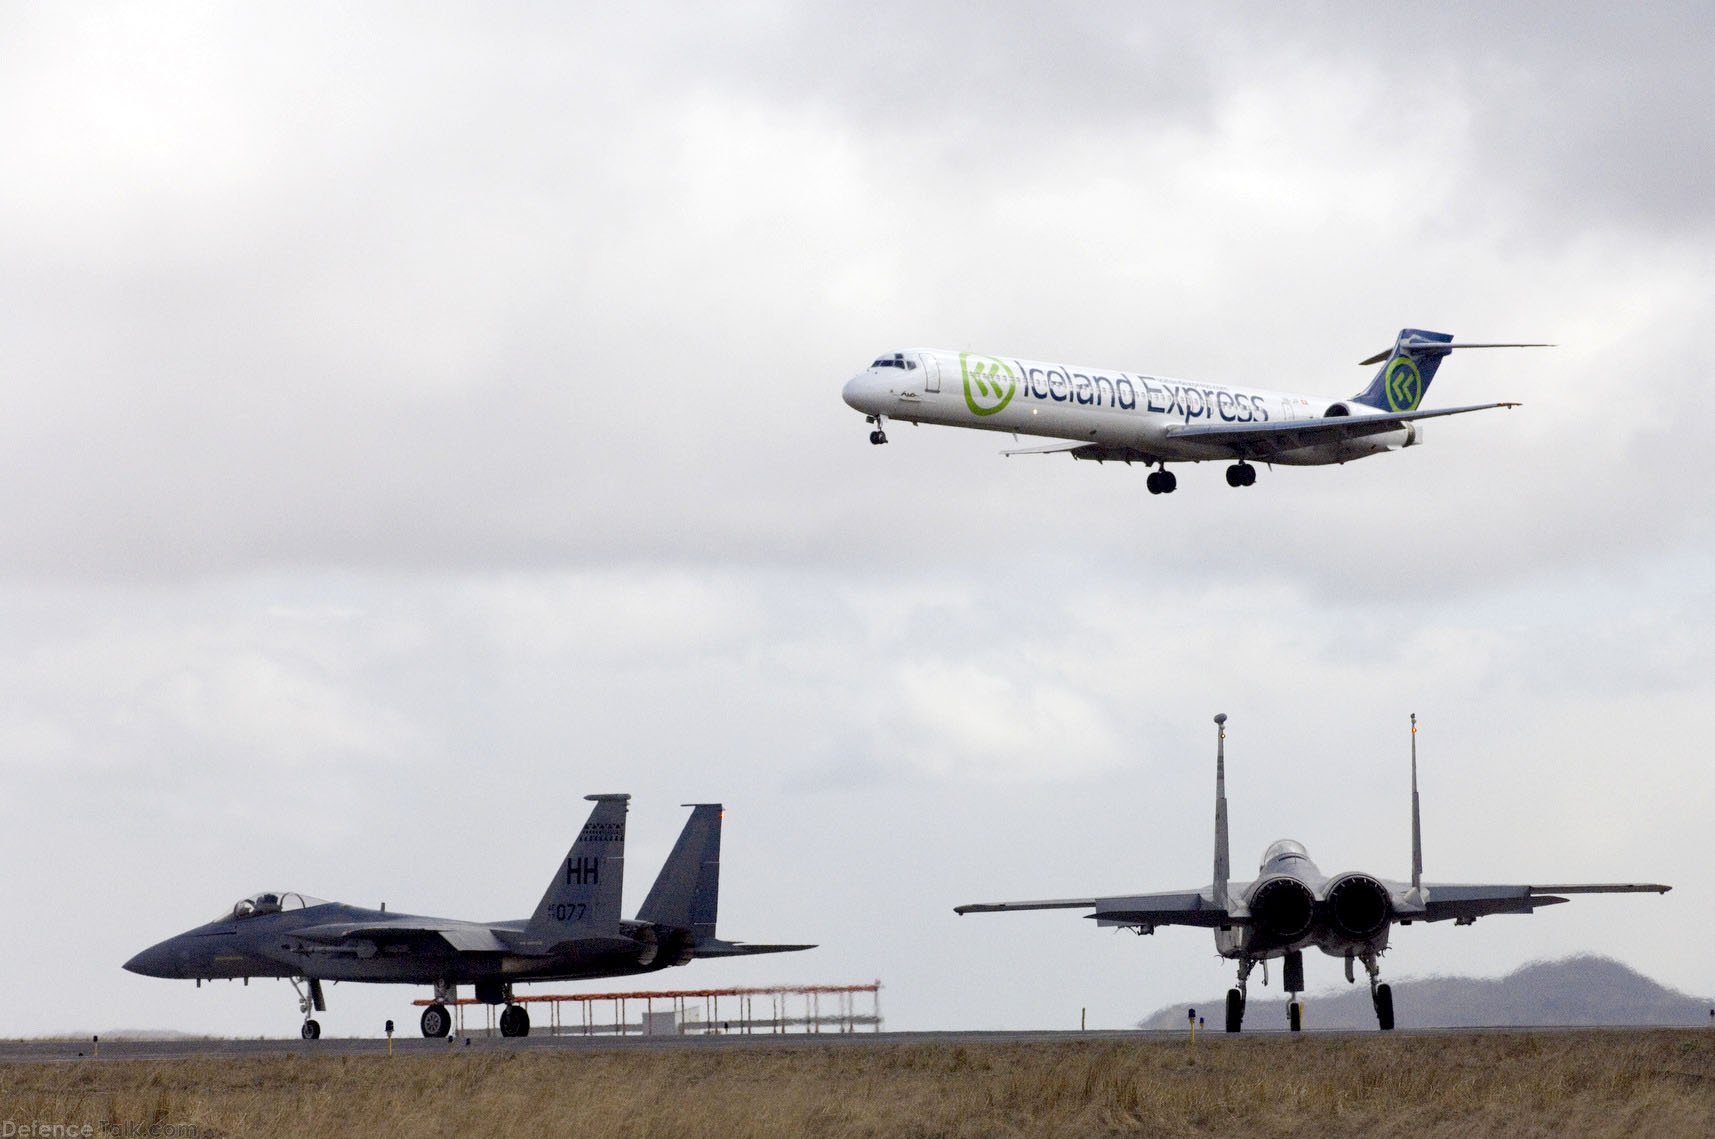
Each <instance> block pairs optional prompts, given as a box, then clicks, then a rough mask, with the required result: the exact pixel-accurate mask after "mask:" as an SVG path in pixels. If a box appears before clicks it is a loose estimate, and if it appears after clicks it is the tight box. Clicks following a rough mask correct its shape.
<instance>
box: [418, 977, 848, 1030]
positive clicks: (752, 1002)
mask: <svg viewBox="0 0 1715 1139" xmlns="http://www.w3.org/2000/svg"><path fill="white" fill-rule="evenodd" d="M863 993H868V994H869V997H870V1000H869V1005H870V1008H869V1011H868V1012H867V1013H865V1012H859V1011H858V1003H859V999H860V995H861V994H863ZM723 997H724V998H727V999H730V1000H736V1001H737V1002H738V1004H737V1006H736V1009H735V1008H734V1006H731V1005H729V1006H727V1007H728V1010H729V1014H728V1015H725V1016H723V1015H722V1012H721V1003H720V1002H721V999H722V998H723ZM758 997H762V998H766V1004H765V1005H764V1006H763V1008H761V1009H758V1008H757V1003H758V1002H757V998H758ZM825 998H831V999H832V1003H833V1006H834V1007H833V1009H832V1011H827V1010H825V1009H824V1005H823V1002H824V999H825ZM512 999H513V1000H514V1001H515V1002H517V1003H518V1004H527V1003H528V1004H545V1005H547V1006H548V1016H549V1023H548V1035H550V1036H566V1035H583V1036H642V1035H646V1034H647V1032H648V1030H649V1026H650V1025H651V1024H652V1023H653V1022H654V1021H655V1019H656V1009H655V1002H656V1001H663V1002H666V1005H667V1008H666V1009H664V1010H663V1011H670V1012H672V1013H673V1019H674V1029H673V1031H674V1032H676V1033H678V1034H680V1035H685V1034H693V1035H711V1036H714V1035H722V1034H726V1033H737V1034H742V1035H753V1034H756V1033H787V1032H793V1031H802V1032H808V1033H819V1032H825V1031H832V1032H840V1033H847V1032H857V1031H858V1030H859V1029H860V1028H868V1029H869V1030H870V1031H871V1032H880V1031H881V982H880V981H874V982H871V983H870V984H867V985H773V986H768V987H765V988H730V989H654V990H647V989H645V990H638V991H636V992H629V993H544V994H540V995H534V996H514V997H513V998H512ZM639 1001H641V1002H642V1008H640V1009H638V1008H637V1002H639ZM608 1002H611V1003H612V1005H613V1019H612V1020H611V1021H608V1022H605V1023H604V1022H602V1021H601V1020H599V1019H598V1017H599V1015H600V1011H599V1007H598V1006H600V1005H602V1004H605V1003H608ZM413 1003H415V1004H417V1005H419V1006H427V1005H430V1004H433V1003H435V1002H434V1001H432V1000H430V999H426V998H425V999H420V1000H417V1001H415V1002H413ZM441 1003H442V1004H445V1005H448V1006H450V1008H451V1010H452V1012H453V1015H454V1016H455V1017H456V1028H455V1031H457V1032H464V1031H465V1024H464V1010H465V1006H466V1005H482V1006H483V1007H484V1008H485V1009H487V1010H488V1011H487V1014H486V1019H487V1024H486V1031H488V1032H489V1033H492V1032H493V1031H494V1026H495V1019H494V1008H495V1006H494V1005H492V1004H488V1003H486V1002H484V1001H480V1000H477V999H475V998H474V997H463V998H460V999H458V1000H451V1001H442V1002H441ZM568 1003H570V1004H573V1005H576V1006H578V1007H577V1010H576V1011H577V1014H578V1015H577V1016H576V1017H573V1018H570V1019H568V1018H567V1017H566V1016H565V1009H564V1006H565V1005H566V1004H568ZM794 1004H797V1006H798V1007H797V1009H794V1007H793V1006H794ZM628 1006H629V1009H636V1010H637V1013H638V1016H639V1019H638V1020H635V1021H634V1020H632V1019H630V1012H629V1011H628ZM800 1010H801V1011H800ZM759 1012H760V1013H761V1014H762V1015H758V1013H759ZM733 1013H736V1015H732V1014H733Z"/></svg>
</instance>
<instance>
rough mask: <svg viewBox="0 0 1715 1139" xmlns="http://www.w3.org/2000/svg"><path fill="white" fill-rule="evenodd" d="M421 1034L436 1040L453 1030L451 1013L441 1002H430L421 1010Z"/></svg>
mask: <svg viewBox="0 0 1715 1139" xmlns="http://www.w3.org/2000/svg"><path fill="white" fill-rule="evenodd" d="M421 1023H422V1028H423V1035H424V1036H425V1037H426V1038H428V1039H430V1040H438V1039H440V1038H441V1037H443V1036H445V1035H446V1034H447V1033H449V1032H451V1031H452V1030H453V1015H452V1013H451V1012H450V1011H448V1009H447V1006H446V1005H443V1004H432V1005H430V1006H429V1007H428V1008H426V1009H424V1010H423V1019H422V1022H421Z"/></svg>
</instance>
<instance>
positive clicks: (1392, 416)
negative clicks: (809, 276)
mask: <svg viewBox="0 0 1715 1139" xmlns="http://www.w3.org/2000/svg"><path fill="white" fill-rule="evenodd" d="M1547 347H1550V345H1546V344H1456V343H1454V342H1453V337H1452V336H1451V335H1450V334H1448V333H1445V332H1425V331H1423V330H1421V329H1416V328H1407V329H1402V330H1401V331H1400V334H1399V338H1398V339H1397V340H1396V341H1395V342H1394V346H1393V348H1392V349H1391V350H1389V351H1386V352H1381V353H1377V354H1376V355H1374V356H1371V357H1370V358H1369V359H1367V360H1364V361H1361V366H1368V365H1370V364H1380V365H1381V369H1380V370H1379V371H1378V372H1376V375H1375V379H1373V380H1371V381H1370V386H1369V387H1367V388H1365V389H1364V390H1363V391H1361V392H1359V393H1358V394H1357V395H1355V396H1351V397H1350V398H1347V399H1330V398H1327V397H1325V396H1313V395H1300V394H1297V393H1293V392H1277V391H1264V390H1262V389H1259V388H1241V387H1232V386H1229V385H1223V384H1199V383H1188V382H1186V381H1184V380H1169V379H1163V378H1161V377H1158V376H1145V375H1140V374H1139V373H1136V372H1116V371H1112V370H1108V369H1100V368H1078V367H1072V366H1068V365H1065V364H1039V363H1035V362H1032V361H1029V360H1015V359H1012V358H1010V357H1000V356H979V355H977V354H976V353H974V352H948V351H942V350H938V349H933V348H925V349H916V350H912V351H907V352H894V353H892V354H890V355H886V356H882V357H881V358H880V359H878V360H877V361H876V362H875V363H873V364H871V365H870V366H869V368H868V369H866V370H865V371H863V372H860V373H859V374H858V375H856V376H853V377H852V378H851V380H849V381H848V382H847V383H846V386H845V391H844V393H843V395H844V397H845V401H846V403H848V404H850V405H851V406H852V407H854V408H856V409H857V410H858V411H861V412H863V413H864V418H865V420H866V421H867V422H869V423H873V424H874V425H875V430H873V431H871V432H870V433H869V441H870V442H871V443H885V442H887V426H886V425H887V420H889V419H902V420H904V421H905V422H907V423H938V424H942V425H944V426H947V427H974V428H978V429H980V430H984V431H1006V432H1010V433H1011V434H1013V435H1014V436H1018V435H1041V436H1046V437H1048V438H1050V439H1065V440H1069V442H1066V443H1061V444H1058V445H1056V446H1053V447H1040V448H1035V449H1032V450H1028V451H1007V452H1004V454H1008V455H1020V454H1046V453H1049V452H1055V451H1066V452H1069V453H1070V454H1071V456H1072V457H1073V458H1074V459H1094V460H1096V461H1097V462H1105V461H1108V460H1114V461H1116V462H1123V463H1145V464H1148V465H1150V466H1153V467H1155V468H1156V469H1155V470H1153V471H1151V472H1150V473H1149V479H1148V481H1147V484H1146V485H1147V486H1148V487H1149V493H1151V494H1170V493H1172V491H1173V489H1174V487H1175V486H1176V485H1177V484H1178V479H1177V478H1176V477H1175V476H1174V474H1173V472H1172V471H1170V470H1168V469H1167V464H1168V463H1201V462H1206V461H1210V460H1218V461H1230V462H1231V464H1232V465H1231V466H1229V467H1228V468H1227V485H1228V486H1250V485H1251V484H1252V483H1254V482H1256V468H1255V467H1254V466H1252V465H1251V463H1252V461H1253V460H1254V461H1256V462H1261V463H1270V464H1272V463H1281V464H1285V465H1288V466H1301V467H1308V466H1320V465H1322V464H1324V463H1344V462H1348V461H1349V460H1352V459H1361V458H1363V457H1364V456H1366V455H1375V454H1380V453H1381V452H1383V451H1394V450H1398V449H1399V448H1401V447H1410V446H1413V445H1415V444H1417V443H1420V442H1422V441H1423V430H1422V428H1421V427H1419V426H1418V424H1417V421H1418V420H1420V419H1433V418H1435V417H1436V416H1441V415H1459V414H1461V413H1462V412H1467V411H1483V410H1486V409H1488V408H1491V407H1517V406H1518V404H1516V403H1479V404H1471V405H1468V406H1466V407H1444V408H1438V409H1436V410H1433V411H1424V410H1421V409H1420V408H1419V406H1418V405H1419V404H1420V403H1421V402H1422V401H1423V396H1424V394H1425V393H1427V392H1428V391H1429V382H1430V381H1431V380H1432V379H1434V378H1435V370H1436V369H1437V368H1439V367H1440V366H1441V360H1442V357H1444V356H1446V355H1447V354H1448V353H1449V352H1451V351H1452V350H1453V349H1455V348H1547Z"/></svg>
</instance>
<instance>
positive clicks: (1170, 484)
mask: <svg viewBox="0 0 1715 1139" xmlns="http://www.w3.org/2000/svg"><path fill="white" fill-rule="evenodd" d="M1143 485H1144V486H1146V487H1148V488H1149V493H1150V494H1172V493H1173V492H1174V491H1175V490H1176V489H1178V487H1179V476H1178V475H1176V474H1174V473H1173V472H1172V471H1170V470H1168V469H1167V465H1166V464H1165V463H1163V464H1162V466H1161V469H1160V470H1159V471H1150V472H1149V477H1148V478H1147V479H1145V480H1144V481H1143Z"/></svg>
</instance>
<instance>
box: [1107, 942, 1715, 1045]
mask: <svg viewBox="0 0 1715 1139" xmlns="http://www.w3.org/2000/svg"><path fill="white" fill-rule="evenodd" d="M1269 972H1270V974H1271V979H1272V980H1273V981H1274V984H1272V985H1270V986H1268V987H1267V988H1264V987H1263V986H1262V985H1260V984H1258V981H1259V980H1260V979H1261V973H1260V972H1256V973H1252V974H1251V984H1250V994H1249V995H1250V1001H1249V1006H1250V1007H1249V1008H1247V1009H1246V1010H1245V1027H1246V1028H1270V1029H1272V1028H1285V1027H1286V994H1285V993H1284V992H1282V991H1281V989H1280V967H1279V963H1278V962H1275V963H1274V968H1272V969H1270V970H1269ZM1383 977H1384V979H1385V978H1386V974H1385V973H1384V974H1383ZM1389 983H1390V984H1392V986H1393V1007H1394V1017H1395V1021H1396V1023H1397V1024H1398V1025H1399V1027H1401V1028H1478V1027H1506V1026H1510V1025H1520V1026H1525V1025H1569V1024H1570V1025H1606V1024H1650V1025H1708V1024H1710V1023H1711V1018H1710V1010H1711V1009H1715V1000H1711V999H1710V998H1708V997H1693V996H1687V995H1686V994H1685V993H1681V992H1679V991H1678V990H1676V989H1669V988H1667V987H1665V986H1663V985H1658V984H1656V983H1655V982H1654V981H1652V980H1650V979H1649V978H1648V977H1645V976H1644V975H1643V974H1641V973H1639V972H1637V971H1635V970H1633V969H1631V968H1629V967H1627V966H1625V965H1622V964H1621V963H1620V962H1618V961H1615V960H1613V959H1612V958H1608V957H1595V956H1582V957H1568V958H1566V959H1565V960H1562V961H1536V962H1532V963H1531V964H1529V965H1526V966H1524V967H1523V968H1521V969H1519V970H1518V971H1516V972H1514V973H1512V974H1510V975H1508V976H1505V977H1502V978H1500V979H1499V980H1491V979H1485V978H1479V977H1418V978H1412V977H1406V978H1401V979H1399V980H1395V981H1390V982H1389ZM1226 1001H1227V997H1226V992H1225V991H1224V990H1223V991H1222V992H1221V993H1220V994H1219V995H1218V996H1216V997H1214V998H1212V999H1208V1000H1202V1001H1187V1002H1185V1003H1184V1004H1177V1005H1169V1006H1167V1007H1166V1008H1163V1009H1158V1010H1157V1011H1156V1012H1154V1013H1151V1014H1150V1015H1149V1016H1148V1017H1146V1018H1145V1019H1144V1020H1142V1021H1140V1022H1139V1024H1138V1027H1139V1028H1184V1027H1185V1010H1186V1009H1187V1008H1195V1009H1196V1010H1197V1011H1198V1014H1199V1015H1201V1016H1202V1017H1203V1019H1204V1022H1205V1028H1206V1029H1211V1030H1212V1029H1216V1028H1219V1027H1222V1026H1224V1024H1225V1020H1226V1007H1227V1005H1226ZM1375 1026H1376V1016H1375V1010H1374V1009H1373V1008H1372V1007H1371V1005H1370V987H1369V984H1368V982H1367V981H1366V979H1365V977H1364V974H1363V971H1362V970H1361V969H1360V970H1359V971H1358V982H1357V984H1355V985H1350V986H1347V985H1341V986H1340V987H1339V988H1337V989H1331V990H1328V991H1326V992H1323V993H1310V994H1306V996H1305V998H1304V1027H1305V1029H1306V1030H1309V1031H1314V1030H1315V1029H1318V1028H1374V1027H1375Z"/></svg>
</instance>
